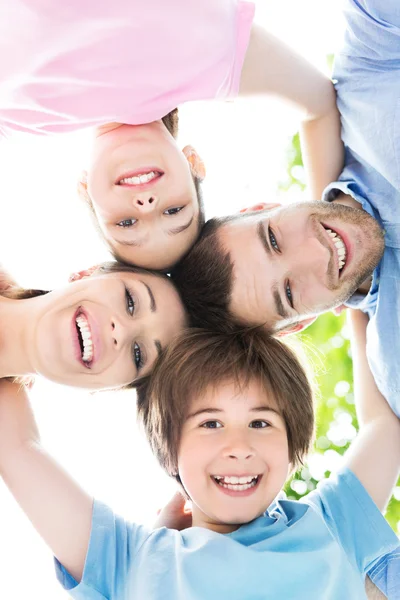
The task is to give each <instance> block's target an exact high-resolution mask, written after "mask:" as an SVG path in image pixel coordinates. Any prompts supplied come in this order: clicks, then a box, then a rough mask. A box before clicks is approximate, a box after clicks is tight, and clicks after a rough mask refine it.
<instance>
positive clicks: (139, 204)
mask: <svg viewBox="0 0 400 600" xmlns="http://www.w3.org/2000/svg"><path fill="white" fill-rule="evenodd" d="M157 204H158V198H157V196H154V195H150V194H149V195H144V194H141V195H140V196H136V197H135V198H134V199H133V205H134V206H135V208H136V209H137V210H139V211H140V212H141V213H147V212H151V211H153V210H154V209H155V208H156V206H157Z"/></svg>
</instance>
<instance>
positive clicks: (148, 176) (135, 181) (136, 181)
mask: <svg viewBox="0 0 400 600" xmlns="http://www.w3.org/2000/svg"><path fill="white" fill-rule="evenodd" d="M155 177H157V173H155V172H154V171H151V172H150V173H145V174H143V175H135V177H125V179H121V181H120V184H121V183H128V184H130V185H140V184H141V183H147V182H149V181H151V180H152V179H154V178H155Z"/></svg>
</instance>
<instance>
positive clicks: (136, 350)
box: [133, 342, 143, 371]
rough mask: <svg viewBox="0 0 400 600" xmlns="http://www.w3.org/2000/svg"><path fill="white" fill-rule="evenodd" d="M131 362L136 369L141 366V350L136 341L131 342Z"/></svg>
mask: <svg viewBox="0 0 400 600" xmlns="http://www.w3.org/2000/svg"><path fill="white" fill-rule="evenodd" d="M133 362H134V363H135V365H136V368H137V370H138V371H140V369H142V367H143V359H142V351H141V349H140V346H139V344H137V343H136V342H135V343H134V344H133Z"/></svg>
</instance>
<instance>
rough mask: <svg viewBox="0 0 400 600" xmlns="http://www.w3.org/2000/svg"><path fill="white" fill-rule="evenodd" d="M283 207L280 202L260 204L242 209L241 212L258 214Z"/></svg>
mask: <svg viewBox="0 0 400 600" xmlns="http://www.w3.org/2000/svg"><path fill="white" fill-rule="evenodd" d="M280 206H282V205H281V204H279V203H278V202H259V203H258V204H254V205H253V206H246V208H241V209H240V210H239V212H240V213H248V212H258V211H260V210H272V209H273V208H279V207H280Z"/></svg>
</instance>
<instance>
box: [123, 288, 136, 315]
mask: <svg viewBox="0 0 400 600" xmlns="http://www.w3.org/2000/svg"><path fill="white" fill-rule="evenodd" d="M125 299H126V308H127V311H128V313H129V314H130V315H131V316H132V315H133V314H134V312H135V308H136V304H135V301H134V299H133V298H132V294H131V293H130V291H129V290H128V288H127V287H126V288H125Z"/></svg>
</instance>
